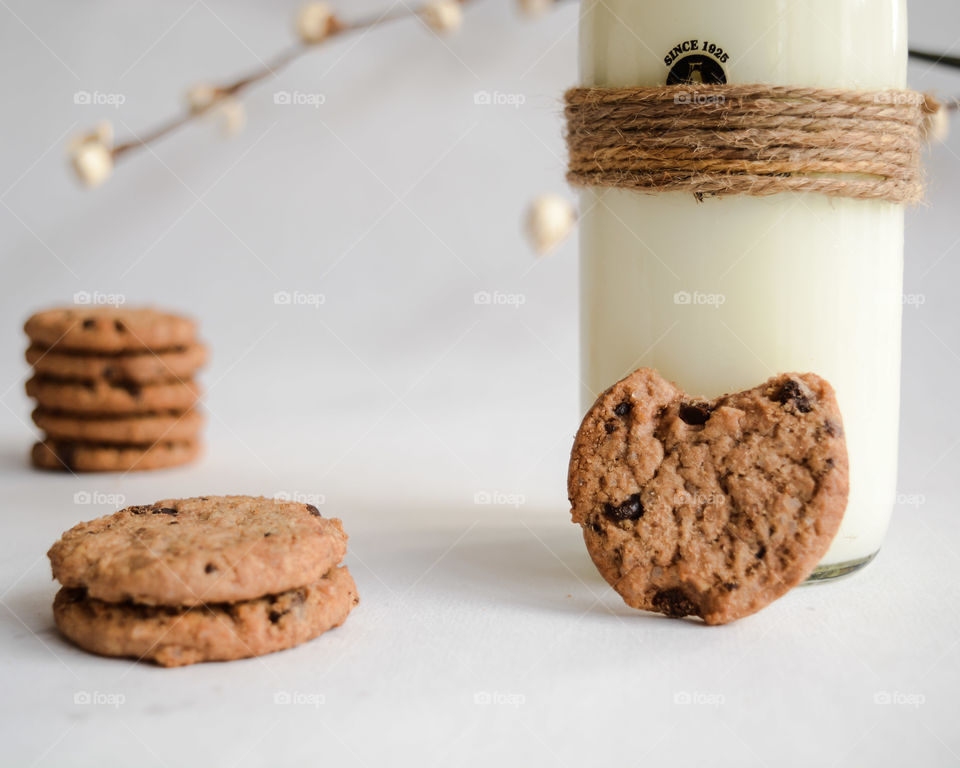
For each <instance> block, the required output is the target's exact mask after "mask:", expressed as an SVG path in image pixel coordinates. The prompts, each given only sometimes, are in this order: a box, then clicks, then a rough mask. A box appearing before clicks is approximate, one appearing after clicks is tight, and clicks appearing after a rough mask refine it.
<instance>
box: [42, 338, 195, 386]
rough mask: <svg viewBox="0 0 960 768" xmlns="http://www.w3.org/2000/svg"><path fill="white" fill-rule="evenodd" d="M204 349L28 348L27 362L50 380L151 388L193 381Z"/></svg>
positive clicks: (189, 347)
mask: <svg viewBox="0 0 960 768" xmlns="http://www.w3.org/2000/svg"><path fill="white" fill-rule="evenodd" d="M207 356H208V353H207V348H206V346H204V345H203V344H200V343H199V342H198V343H194V344H190V345H188V346H185V347H180V348H177V349H172V350H169V351H162V350H161V351H159V352H154V351H148V352H120V353H115V354H107V353H99V354H98V353H96V352H92V351H90V352H69V351H67V350H61V349H59V348H58V349H56V350H54V349H50V348H49V347H42V346H40V345H39V344H31V345H30V346H29V347H28V348H27V351H26V359H27V362H28V363H29V364H30V365H31V366H33V370H34V372H36V373H37V374H38V375H40V376H43V377H45V378H49V379H61V380H66V381H106V382H111V383H130V384H154V383H156V382H159V381H178V380H185V379H191V378H193V376H194V374H196V372H197V370H199V369H200V368H201V367H203V365H204V364H205V363H206V362H207Z"/></svg>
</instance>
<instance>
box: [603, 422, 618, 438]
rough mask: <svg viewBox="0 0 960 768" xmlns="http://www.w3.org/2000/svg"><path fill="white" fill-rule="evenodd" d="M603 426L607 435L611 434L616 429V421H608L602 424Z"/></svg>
mask: <svg viewBox="0 0 960 768" xmlns="http://www.w3.org/2000/svg"><path fill="white" fill-rule="evenodd" d="M603 428H604V429H605V430H606V431H607V434H608V435H612V434H613V433H614V432H616V431H617V423H616V422H615V421H608V422H607V423H606V424H604V425H603Z"/></svg>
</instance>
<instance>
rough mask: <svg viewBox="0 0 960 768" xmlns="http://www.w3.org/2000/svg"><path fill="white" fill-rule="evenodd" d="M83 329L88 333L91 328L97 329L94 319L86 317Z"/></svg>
mask: <svg viewBox="0 0 960 768" xmlns="http://www.w3.org/2000/svg"><path fill="white" fill-rule="evenodd" d="M83 327H84V328H86V329H87V330H88V331H89V330H90V329H91V328H96V327H97V321H96V319H94V318H92V317H88V318H87V319H86V320H84V321H83Z"/></svg>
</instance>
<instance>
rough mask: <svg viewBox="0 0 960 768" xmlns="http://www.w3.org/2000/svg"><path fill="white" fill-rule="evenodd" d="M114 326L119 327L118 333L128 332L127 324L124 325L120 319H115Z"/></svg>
mask: <svg viewBox="0 0 960 768" xmlns="http://www.w3.org/2000/svg"><path fill="white" fill-rule="evenodd" d="M113 327H114V328H116V329H117V333H126V332H127V326H125V325H124V324H123V323H122V322H120V321H119V320H114V321H113Z"/></svg>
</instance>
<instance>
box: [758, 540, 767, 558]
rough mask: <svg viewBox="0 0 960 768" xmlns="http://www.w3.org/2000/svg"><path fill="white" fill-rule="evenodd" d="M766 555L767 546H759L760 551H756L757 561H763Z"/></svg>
mask: <svg viewBox="0 0 960 768" xmlns="http://www.w3.org/2000/svg"><path fill="white" fill-rule="evenodd" d="M766 554H767V545H766V544H761V545H760V549H758V550H757V560H763V558H764V557H765V556H766Z"/></svg>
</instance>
